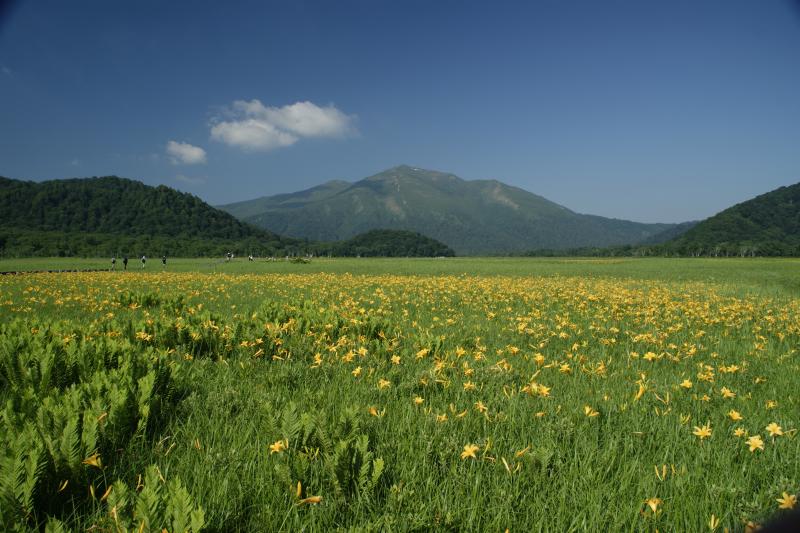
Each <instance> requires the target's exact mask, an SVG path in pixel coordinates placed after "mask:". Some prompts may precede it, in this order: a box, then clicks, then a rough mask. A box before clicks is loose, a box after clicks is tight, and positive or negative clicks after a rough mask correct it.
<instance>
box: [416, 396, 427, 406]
mask: <svg viewBox="0 0 800 533" xmlns="http://www.w3.org/2000/svg"><path fill="white" fill-rule="evenodd" d="M424 401H425V399H424V398H422V397H421V396H415V397H414V405H420V404H422V402H424Z"/></svg>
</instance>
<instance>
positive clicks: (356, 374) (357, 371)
mask: <svg viewBox="0 0 800 533" xmlns="http://www.w3.org/2000/svg"><path fill="white" fill-rule="evenodd" d="M350 373H351V374H353V375H354V376H355V377H358V376H360V375H361V367H360V366H357V367H356V368H355V370H353V371H352V372H350Z"/></svg>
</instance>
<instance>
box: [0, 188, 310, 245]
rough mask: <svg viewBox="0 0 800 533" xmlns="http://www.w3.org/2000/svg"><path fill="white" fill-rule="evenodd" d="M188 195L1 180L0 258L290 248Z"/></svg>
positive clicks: (284, 241) (292, 242)
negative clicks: (2, 256)
mask: <svg viewBox="0 0 800 533" xmlns="http://www.w3.org/2000/svg"><path fill="white" fill-rule="evenodd" d="M297 244H298V241H296V240H295V239H284V238H281V237H279V236H278V235H275V234H274V233H271V232H269V231H265V230H262V229H258V228H255V227H253V226H250V225H248V224H243V223H242V222H239V221H238V220H236V219H235V218H234V217H232V216H230V215H229V214H227V213H225V212H223V211H220V210H218V209H214V208H213V207H211V206H209V205H208V204H206V203H205V202H203V201H202V200H200V199H199V198H197V197H195V196H192V195H191V194H186V193H181V192H178V191H175V190H174V189H170V188H169V187H165V186H163V185H161V186H158V187H150V186H147V185H145V184H143V183H140V182H138V181H133V180H128V179H123V178H117V177H113V176H112V177H104V178H91V179H68V180H52V181H45V182H41V183H35V182H30V181H19V180H11V179H7V178H0V251H2V253H3V254H4V255H17V256H30V255H44V256H59V255H62V256H63V255H67V256H70V255H94V256H98V255H107V256H111V255H120V256H121V255H129V256H130V257H135V256H140V255H142V254H145V255H148V256H151V255H152V256H159V255H162V254H167V255H170V256H172V255H198V256H199V255H222V254H224V253H226V252H228V251H233V252H238V253H249V252H250V251H253V250H259V251H263V252H268V253H280V252H283V251H285V250H286V249H287V248H289V247H292V246H296V245H297Z"/></svg>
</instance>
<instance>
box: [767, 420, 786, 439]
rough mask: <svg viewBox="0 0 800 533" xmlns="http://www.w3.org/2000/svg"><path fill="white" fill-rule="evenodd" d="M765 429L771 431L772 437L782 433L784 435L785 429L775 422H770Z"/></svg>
mask: <svg viewBox="0 0 800 533" xmlns="http://www.w3.org/2000/svg"><path fill="white" fill-rule="evenodd" d="M765 429H766V430H767V431H769V436H770V437H778V436H780V435H783V429H782V428H781V427H780V426H779V425H778V424H776V423H775V422H770V424H769V425H768V426H767V427H766V428H765Z"/></svg>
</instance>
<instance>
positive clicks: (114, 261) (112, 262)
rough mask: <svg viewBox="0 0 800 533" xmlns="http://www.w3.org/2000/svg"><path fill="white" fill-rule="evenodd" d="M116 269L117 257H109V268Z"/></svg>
mask: <svg viewBox="0 0 800 533" xmlns="http://www.w3.org/2000/svg"><path fill="white" fill-rule="evenodd" d="M116 269H117V258H116V257H112V258H111V270H116Z"/></svg>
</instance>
